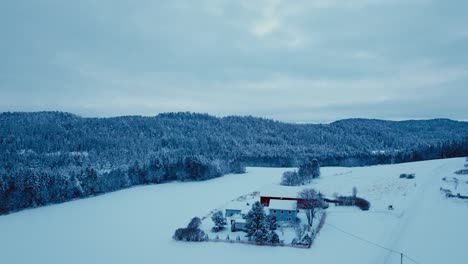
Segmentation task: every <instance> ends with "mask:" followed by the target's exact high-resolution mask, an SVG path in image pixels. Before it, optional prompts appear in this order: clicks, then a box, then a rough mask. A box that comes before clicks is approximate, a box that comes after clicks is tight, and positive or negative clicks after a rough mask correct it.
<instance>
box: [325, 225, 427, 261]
mask: <svg viewBox="0 0 468 264" xmlns="http://www.w3.org/2000/svg"><path fill="white" fill-rule="evenodd" d="M325 225H327V226H329V227H332V228H334V229H336V230H338V231H340V232H342V233H344V234H347V235H349V236H351V237H354V238H356V239H359V240H361V241H363V242H366V243H368V244H371V245H373V246H375V247H379V248H381V249H384V250H387V251H389V252H391V253H395V254H398V255H400V256H402V257H405V258H407V259H408V260H410V261H412V262H414V263H416V264H419V262H417V261H416V260H414V259H413V258H410V257H408V256H407V255H405V254H403V253H402V252H399V251H396V250H393V249H391V248H388V247H385V246H382V245H380V244H377V243H375V242H372V241H370V240H367V239H365V238H362V237H359V236H357V235H354V234H352V233H349V232H347V231H345V230H343V229H341V228H339V227H336V226H334V225H332V224H328V223H325Z"/></svg>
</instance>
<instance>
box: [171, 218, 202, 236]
mask: <svg viewBox="0 0 468 264" xmlns="http://www.w3.org/2000/svg"><path fill="white" fill-rule="evenodd" d="M200 225H201V219H200V218H198V217H194V218H192V220H191V221H190V223H189V224H188V225H187V227H186V228H179V229H177V230H176V231H175V233H174V236H173V237H172V238H173V239H174V240H177V241H195V242H201V241H207V240H208V235H206V234H205V232H204V231H203V230H201V229H200Z"/></svg>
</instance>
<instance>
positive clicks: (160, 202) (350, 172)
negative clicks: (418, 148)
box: [0, 159, 468, 264]
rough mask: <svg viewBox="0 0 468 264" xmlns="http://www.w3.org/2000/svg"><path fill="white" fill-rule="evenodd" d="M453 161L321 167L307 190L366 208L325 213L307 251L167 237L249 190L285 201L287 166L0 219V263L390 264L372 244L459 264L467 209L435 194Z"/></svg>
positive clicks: (466, 255)
mask: <svg viewBox="0 0 468 264" xmlns="http://www.w3.org/2000/svg"><path fill="white" fill-rule="evenodd" d="M463 164H464V159H446V160H433V161H423V162H414V163H406V164H398V165H384V166H372V167H361V168H343V167H329V168H322V177H321V179H319V180H317V181H315V182H314V183H312V184H311V186H309V187H313V188H315V189H317V190H319V191H321V192H323V193H324V194H326V195H329V196H332V195H333V194H334V193H339V194H344V195H350V194H351V190H352V188H353V187H354V186H355V187H357V189H358V195H359V196H361V197H363V198H366V199H367V200H369V201H370V202H371V203H372V206H371V209H370V210H369V211H361V210H359V209H358V208H354V207H334V206H330V208H329V209H327V214H328V216H327V221H326V224H325V226H324V228H323V229H322V231H321V233H320V234H319V236H318V237H317V239H316V240H315V241H314V245H313V246H312V248H310V249H295V248H281V247H260V246H252V245H239V244H228V243H210V242H205V243H184V242H176V241H173V240H172V239H171V236H172V234H173V232H174V230H175V229H176V228H178V227H182V226H185V225H186V224H187V223H188V221H189V220H190V218H191V217H193V216H199V217H203V216H206V215H207V214H209V212H210V211H211V210H212V209H215V208H223V207H224V206H225V205H226V204H227V203H229V202H230V201H232V200H233V199H235V198H237V197H239V196H242V195H245V194H248V193H252V192H254V191H259V192H260V193H261V194H270V195H273V194H275V193H277V192H281V193H282V194H284V193H289V194H290V195H295V194H297V192H298V191H300V190H301V189H302V188H303V187H283V186H279V185H278V183H279V181H280V177H281V174H282V172H283V171H285V170H288V169H284V168H281V169H275V168H248V173H247V174H242V175H228V176H225V177H222V178H217V179H213V180H209V181H205V182H188V183H168V184H161V185H150V186H144V187H135V188H131V189H127V190H123V191H119V192H115V193H110V194H105V195H102V196H98V197H93V198H89V199H83V200H77V201H73V202H68V203H63V204H60V205H53V206H48V207H43V208H38V209H32V210H26V211H23V212H19V213H15V214H11V215H5V216H0V249H1V253H0V260H1V261H0V262H1V263H11V264H15V263H21V264H22V263H25V264H26V263H47V264H54V263H57V264H58V263H199V262H200V263H220V262H222V263H259V260H262V262H263V263H286V262H288V263H292V262H295V263H296V262H297V263H305V262H314V263H399V260H400V256H399V255H397V254H393V253H391V252H389V251H388V250H385V249H382V248H380V247H378V246H377V245H380V246H383V247H386V248H389V249H393V250H395V251H399V252H403V253H405V254H406V255H408V256H409V257H411V258H413V259H414V260H416V261H417V262H418V263H426V264H427V263H463V262H464V261H466V260H467V259H468V252H467V251H466V250H465V249H466V245H467V244H468V229H467V228H466V219H468V203H467V202H464V201H463V200H459V199H449V198H446V197H445V196H444V195H443V194H442V193H441V192H440V190H439V188H440V187H444V188H451V186H450V184H448V183H447V182H443V181H442V178H444V177H454V176H455V174H453V172H454V171H456V170H459V169H461V168H463ZM401 173H415V175H416V178H415V179H400V178H399V175H400V174H401ZM457 177H458V178H460V180H461V181H460V183H459V187H458V190H459V192H463V191H464V190H466V189H468V188H466V187H467V183H466V181H468V176H467V175H459V176H457ZM464 177H465V178H464ZM462 194H464V195H468V193H462ZM388 205H393V207H394V210H392V211H390V210H388V209H387V207H388ZM366 241H367V242H366ZM372 243H376V244H377V245H375V244H372ZM404 263H411V262H410V260H409V259H405V262H404Z"/></svg>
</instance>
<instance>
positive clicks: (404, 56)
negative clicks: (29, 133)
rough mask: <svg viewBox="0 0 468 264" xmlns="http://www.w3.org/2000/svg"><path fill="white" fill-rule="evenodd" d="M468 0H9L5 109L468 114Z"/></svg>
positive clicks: (2, 62)
mask: <svg viewBox="0 0 468 264" xmlns="http://www.w3.org/2000/svg"><path fill="white" fill-rule="evenodd" d="M467 10H468V1H465V0H460V1H456V0H449V1H443V0H440V1H436V0H433V1H432V0H289V1H281V0H263V1H255V0H245V1H244V0H232V1H229V0H217V1H216V0H198V1H196V0H186V1H178V0H167V1H166V0H148V1H146V0H139V1H121V0H80V1H63V0H40V1H34V0H29V1H27V0H11V1H10V0H6V1H2V3H1V4H0V36H1V37H0V39H1V41H0V58H1V59H0V111H38V110H60V111H67V112H73V113H76V114H79V115H82V116H116V115H135V114H138V115H150V116H151V115H156V114H158V113H160V112H174V111H193V112H203V113H210V114H213V115H218V116H224V115H254V116H261V117H268V118H274V119H278V120H283V121H289V122H330V121H333V120H336V119H341V118H349V117H367V118H381V119H396V120H400V119H426V118H439V117H447V118H452V119H459V120H467V119H468V103H467V101H468V15H467Z"/></svg>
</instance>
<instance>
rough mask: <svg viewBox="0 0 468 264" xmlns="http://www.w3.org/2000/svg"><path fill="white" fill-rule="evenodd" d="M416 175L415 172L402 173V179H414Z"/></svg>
mask: <svg viewBox="0 0 468 264" xmlns="http://www.w3.org/2000/svg"><path fill="white" fill-rule="evenodd" d="M415 177H416V176H415V175H414V173H410V174H409V173H402V174H400V179H414V178H415Z"/></svg>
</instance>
